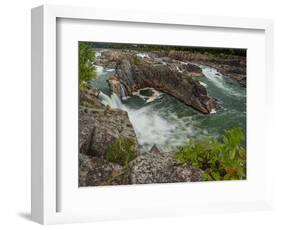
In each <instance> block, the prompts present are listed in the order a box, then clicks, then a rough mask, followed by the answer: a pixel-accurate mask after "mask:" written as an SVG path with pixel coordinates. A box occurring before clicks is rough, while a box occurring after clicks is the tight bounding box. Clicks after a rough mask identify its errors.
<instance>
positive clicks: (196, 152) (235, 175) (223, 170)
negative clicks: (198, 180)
mask: <svg viewBox="0 0 281 230" xmlns="http://www.w3.org/2000/svg"><path fill="white" fill-rule="evenodd" d="M243 139H244V134H243V132H242V130H241V129H240V128H235V129H232V130H228V131H227V130H225V131H224V134H223V135H222V137H221V138H219V139H215V138H206V139H205V140H203V141H193V140H191V141H189V142H188V143H187V145H186V146H184V147H181V148H179V150H178V152H177V153H176V158H177V159H178V160H179V161H181V162H183V163H187V162H189V163H190V164H192V166H193V167H195V168H199V169H202V170H203V171H204V173H203V180H206V181H209V180H241V179H245V178H246V150H245V148H243V147H242V146H241V141H242V140H243Z"/></svg>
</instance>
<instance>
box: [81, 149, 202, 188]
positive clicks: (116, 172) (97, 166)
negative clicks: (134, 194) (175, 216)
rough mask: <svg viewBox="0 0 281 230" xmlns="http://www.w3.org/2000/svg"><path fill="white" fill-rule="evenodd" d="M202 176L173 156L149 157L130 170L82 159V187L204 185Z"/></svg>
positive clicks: (144, 156)
mask: <svg viewBox="0 0 281 230" xmlns="http://www.w3.org/2000/svg"><path fill="white" fill-rule="evenodd" d="M201 175H202V172H201V171H200V170H199V169H195V168H193V167H192V166H190V165H189V164H180V163H179V162H178V161H177V160H175V159H174V158H173V156H172V155H169V154H162V153H146V154H143V155H140V156H138V157H137V158H136V159H134V160H133V161H131V162H130V164H129V166H128V167H124V166H121V165H119V164H115V163H112V162H108V161H106V160H103V159H101V158H98V157H93V156H89V155H84V154H80V155H79V186H100V185H121V184H122V185H126V184H152V183H176V182H194V181H200V180H201Z"/></svg>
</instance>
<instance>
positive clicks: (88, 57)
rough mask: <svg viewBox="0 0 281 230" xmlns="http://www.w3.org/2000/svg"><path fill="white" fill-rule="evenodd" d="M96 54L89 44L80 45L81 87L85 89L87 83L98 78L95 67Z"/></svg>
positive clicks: (81, 43)
mask: <svg viewBox="0 0 281 230" xmlns="http://www.w3.org/2000/svg"><path fill="white" fill-rule="evenodd" d="M94 61H95V52H94V50H93V48H92V47H91V45H90V43H88V42H80V43H79V85H80V89H83V88H85V85H86V84H87V82H88V81H89V80H91V79H95V78H96V68H95V66H94V65H93V62H94Z"/></svg>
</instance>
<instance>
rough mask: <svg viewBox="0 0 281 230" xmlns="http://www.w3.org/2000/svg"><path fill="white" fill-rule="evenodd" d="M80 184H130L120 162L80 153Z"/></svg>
mask: <svg viewBox="0 0 281 230" xmlns="http://www.w3.org/2000/svg"><path fill="white" fill-rule="evenodd" d="M79 162H80V167H79V186H99V185H117V184H128V183H129V179H128V175H127V174H126V170H125V169H124V168H123V167H121V166H120V165H118V164H114V163H111V162H107V161H105V160H102V159H100V158H97V157H91V156H87V155H84V154H79Z"/></svg>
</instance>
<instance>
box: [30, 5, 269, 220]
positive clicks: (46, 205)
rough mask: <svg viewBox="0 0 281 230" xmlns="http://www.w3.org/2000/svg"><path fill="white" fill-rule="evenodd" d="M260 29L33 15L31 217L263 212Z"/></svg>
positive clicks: (178, 19) (214, 21) (64, 11)
mask: <svg viewBox="0 0 281 230" xmlns="http://www.w3.org/2000/svg"><path fill="white" fill-rule="evenodd" d="M272 31H273V25H272V22H271V21H270V20H265V19H241V18H230V17H207V16H206V17H197V16H188V15H173V14H160V13H156V12H153V13H152V12H125V11H124V12H123V11H112V10H108V11H105V10H100V9H90V8H87V9H86V8H77V7H64V6H41V7H38V8H34V9H33V10H32V205H31V206H32V219H33V220H35V221H37V222H39V223H42V224H54V223H65V222H79V221H95V220H107V219H122V218H142V217H151V216H171V215H185V214H191V213H206V212H220V211H223V212H225V211H246V210H247V211H249V210H264V209H269V208H271V205H272V203H271V192H272V188H271V187H272V177H271V176H272V175H271V167H270V161H271V154H272V153H271V150H270V140H269V138H268V133H270V129H271V128H272V124H271V119H270V116H271V112H272V109H273V103H274V100H272V95H273V94H272V90H271V89H272V84H274V83H273V82H274V79H273V70H272V69H273V66H272V58H273V41H272ZM257 126H258V130H257Z"/></svg>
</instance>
